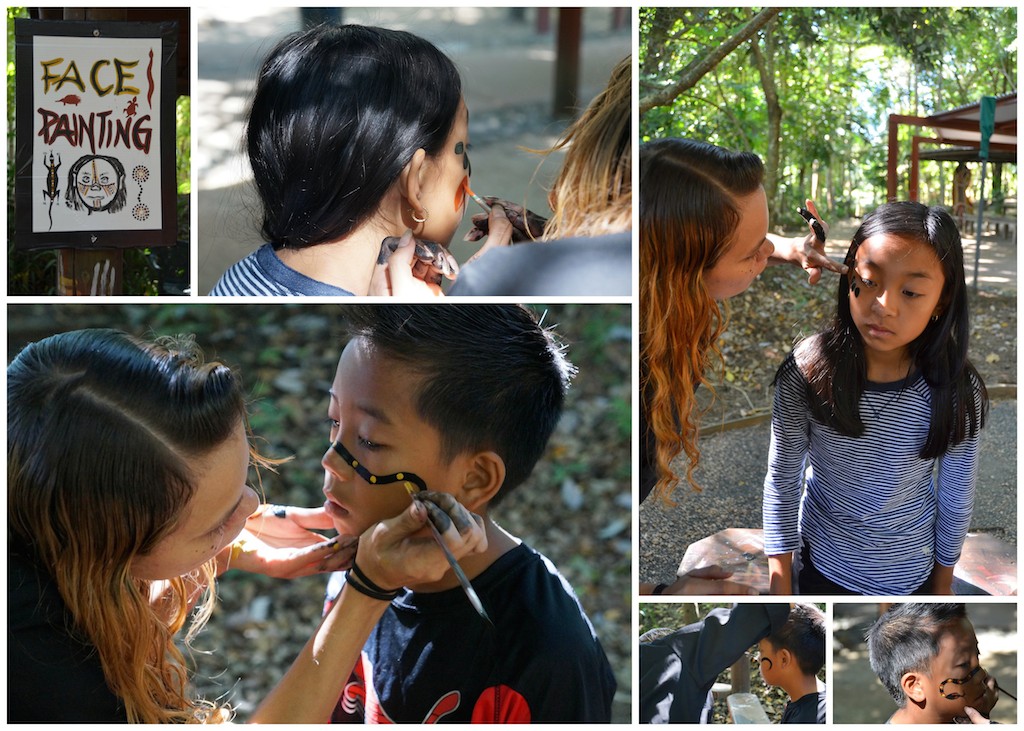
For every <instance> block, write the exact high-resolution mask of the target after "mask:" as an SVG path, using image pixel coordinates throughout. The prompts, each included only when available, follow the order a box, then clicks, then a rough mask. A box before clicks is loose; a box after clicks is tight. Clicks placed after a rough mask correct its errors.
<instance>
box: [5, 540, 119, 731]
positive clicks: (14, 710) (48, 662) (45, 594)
mask: <svg viewBox="0 0 1024 731" xmlns="http://www.w3.org/2000/svg"><path fill="white" fill-rule="evenodd" d="M72 624H73V621H72V618H71V615H70V614H69V613H68V610H67V607H66V606H65V605H64V600H63V599H61V596H60V593H59V592H58V591H57V586H56V584H54V582H53V580H52V579H51V578H50V577H49V576H48V575H47V574H46V573H44V572H42V571H40V570H38V569H36V567H35V566H33V565H32V563H30V562H29V561H27V560H25V559H24V558H23V557H20V556H17V555H15V554H13V553H10V552H8V554H7V722H8V723H126V722H127V720H128V719H127V716H126V715H125V711H124V707H123V706H122V705H121V702H120V700H119V699H118V697H117V696H115V695H114V694H113V693H112V692H111V691H110V689H109V688H108V687H107V683H106V680H105V679H104V677H103V668H102V666H101V665H100V659H99V655H98V654H97V653H96V650H95V648H93V647H92V646H91V645H89V644H88V643H87V642H86V641H84V640H83V639H81V638H78V637H76V636H75V635H74V633H73V630H72V629H71V626H72Z"/></svg>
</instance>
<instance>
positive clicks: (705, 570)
mask: <svg viewBox="0 0 1024 731" xmlns="http://www.w3.org/2000/svg"><path fill="white" fill-rule="evenodd" d="M730 576H732V571H729V570H728V569H725V568H722V567H721V566H719V565H717V564H715V565H713V566H702V567H701V568H697V569H691V570H690V571H687V572H686V574H685V575H683V576H679V577H677V578H676V580H675V583H673V584H672V585H670V586H669V587H668V588H667V589H665V591H664V592H663V593H665V594H691V595H692V594H715V595H724V594H739V595H745V596H756V595H757V593H758V592H757V589H755V588H753V587H751V586H747V585H746V584H741V583H739V582H738V581H729V580H728V579H729V577H730Z"/></svg>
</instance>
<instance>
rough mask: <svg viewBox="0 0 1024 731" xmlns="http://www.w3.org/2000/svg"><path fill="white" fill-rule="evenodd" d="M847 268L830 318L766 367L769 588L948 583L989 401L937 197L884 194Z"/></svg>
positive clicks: (857, 589) (906, 587)
mask: <svg viewBox="0 0 1024 731" xmlns="http://www.w3.org/2000/svg"><path fill="white" fill-rule="evenodd" d="M846 264H847V265H848V266H849V267H850V271H849V273H848V274H846V275H843V276H842V277H841V278H840V284H839V297H838V300H839V302H838V311H837V313H836V317H835V319H834V321H833V323H832V326H831V327H830V328H829V329H828V330H826V331H825V332H822V333H819V334H817V335H815V336H813V337H811V338H809V339H807V340H805V341H804V342H802V343H800V344H799V345H798V346H797V347H796V348H795V349H794V351H793V353H792V354H791V355H790V356H789V357H788V358H787V359H786V361H785V362H784V363H783V364H782V366H781V367H780V368H779V371H778V374H777V375H776V378H775V385H776V392H775V402H774V406H773V410H772V440H771V448H770V451H769V455H768V474H767V476H766V477H765V483H764V527H765V553H766V554H767V555H768V562H769V568H770V572H771V592H772V593H773V594H788V593H790V592H791V591H792V590H794V589H799V592H800V593H803V594H884V595H889V594H892V595H906V594H911V593H934V594H951V593H952V582H953V566H954V565H955V564H956V562H957V560H958V559H959V557H960V549H961V548H962V546H963V542H964V538H965V537H966V535H967V528H968V525H969V524H970V520H971V511H972V510H973V506H974V483H975V479H976V477H977V461H978V435H979V432H980V431H981V428H982V425H983V423H984V417H985V412H986V410H987V406H988V395H987V393H986V391H985V386H984V384H983V383H982V381H981V377H980V376H979V375H978V372H977V371H976V370H975V369H974V367H973V366H972V365H971V363H970V362H969V361H968V360H967V343H968V312H967V292H966V287H965V284H964V266H963V251H962V249H961V244H960V234H959V232H958V231H957V228H956V225H955V224H954V222H953V219H952V218H951V217H950V216H949V214H948V213H946V212H945V211H944V210H943V209H941V208H928V207H926V206H924V205H922V204H920V203H912V202H902V203H888V204H885V205H883V206H881V207H879V208H878V209H877V210H876V211H875V212H874V213H872V214H871V215H870V216H869V217H868V218H867V219H865V221H864V223H863V224H862V225H861V227H860V228H859V229H858V230H857V233H856V234H855V235H854V237H853V241H852V242H851V244H850V250H849V251H848V252H847V254H846ZM805 460H807V461H808V462H809V464H810V469H809V470H808V473H807V481H806V489H805V490H804V494H803V498H802V500H801V497H800V492H801V487H803V486H804V485H803V482H804V463H805ZM936 465H937V466H938V473H937V476H934V477H933V474H934V473H935V467H936ZM798 516H799V520H798ZM798 523H799V525H798ZM794 552H799V554H798V556H799V558H798V560H796V561H795V560H794ZM794 564H797V565H799V569H798V570H795V569H794ZM795 572H796V573H798V576H797V581H796V582H794V581H793V575H794V573H795Z"/></svg>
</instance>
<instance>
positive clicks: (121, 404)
mask: <svg viewBox="0 0 1024 731" xmlns="http://www.w3.org/2000/svg"><path fill="white" fill-rule="evenodd" d="M7 384H8V385H7V389H8V390H7V403H8V423H7V442H8V445H7V478H8V551H9V552H12V553H15V554H17V555H18V556H21V557H24V558H25V559H26V560H28V561H30V562H31V563H32V564H33V565H34V566H35V567H36V569H37V570H38V571H41V572H44V573H45V574H47V575H48V576H49V577H50V578H51V579H52V580H53V581H54V583H55V584H56V587H57V589H58V591H59V592H60V595H61V597H62V599H63V600H64V603H65V605H66V608H67V614H68V616H69V619H70V626H69V627H68V630H69V631H70V632H71V633H72V634H73V635H74V636H76V637H77V638H79V639H80V640H82V641H84V642H86V643H88V644H89V645H91V646H92V647H94V648H95V649H96V652H97V655H98V658H99V661H100V664H101V665H102V668H103V673H104V676H105V679H106V682H107V685H108V687H109V688H110V690H111V692H113V693H114V695H116V696H117V697H118V699H119V700H120V701H121V703H122V704H123V706H124V710H125V713H126V716H127V720H128V721H129V722H135V723H138V722H142V723H159V722H175V721H176V722H202V721H219V720H226V719H227V718H228V717H229V715H230V713H229V712H228V711H227V709H225V708H222V707H218V706H216V705H215V704H213V703H208V702H205V701H197V700H194V699H193V698H191V697H190V688H189V682H188V671H187V669H186V666H185V661H184V658H183V656H182V653H181V651H180V650H178V648H177V647H175V644H174V636H175V634H177V633H178V632H179V631H180V630H181V629H182V628H183V627H184V626H185V625H186V622H187V619H188V616H189V613H190V608H191V606H192V603H193V601H194V600H195V599H196V596H197V594H200V593H203V594H204V599H203V600H202V601H201V604H200V607H199V609H198V610H197V612H196V616H195V618H194V619H193V620H192V623H191V625H190V627H189V631H188V633H187V636H186V642H187V641H188V640H190V639H191V637H192V636H193V635H194V634H195V633H196V632H197V631H198V630H199V629H200V628H201V627H202V626H203V624H204V623H205V622H206V620H207V618H208V617H209V615H210V612H211V611H212V608H213V603H214V595H213V589H212V587H213V582H212V579H213V572H214V562H213V561H210V562H208V563H206V564H204V565H203V566H200V567H197V568H196V569H195V570H194V571H193V572H192V573H191V574H190V575H188V576H181V577H174V578H171V579H170V580H168V581H166V582H151V581H145V580H141V579H138V578H136V577H134V576H133V575H132V572H131V565H132V561H133V559H134V558H136V557H138V556H143V555H146V554H147V553H148V552H150V551H151V550H153V548H154V547H155V546H156V545H157V544H158V543H159V542H160V541H161V540H162V539H163V538H165V537H166V536H167V535H168V534H169V533H171V532H172V531H173V530H174V528H175V527H176V525H177V524H178V521H179V519H180V518H181V516H182V515H183V513H185V512H186V511H185V507H186V506H187V504H188V502H189V500H190V499H191V497H192V494H193V492H194V490H195V483H196V475H195V474H194V472H193V468H192V466H191V465H193V464H194V463H195V462H196V461H197V460H199V459H201V458H202V457H203V456H205V455H206V454H208V453H209V452H210V451H211V450H213V449H215V448H216V447H217V446H219V445H221V444H223V443H224V441H225V440H226V439H228V438H229V436H230V435H231V434H233V433H234V430H235V429H237V427H238V424H239V423H240V422H244V419H245V400H244V397H243V394H242V391H241V386H240V384H239V382H238V380H237V379H236V378H235V376H234V374H233V373H232V372H231V371H230V370H229V369H228V368H227V367H226V366H223V365H221V364H219V363H205V364H204V363H203V362H202V359H201V356H200V355H199V353H198V351H197V350H196V349H195V347H194V346H193V345H192V344H191V343H190V342H187V341H186V342H170V341H168V342H162V343H158V344H147V343H143V342H141V341H139V340H136V339H135V338H132V337H131V336H128V335H126V334H124V333H121V332H118V331H115V330H80V331H76V332H69V333H63V334H60V335H55V336H53V337H50V338H47V339H45V340H41V341H39V342H37V343H33V344H31V345H29V346H28V347H26V348H25V349H24V350H23V351H22V352H21V353H20V354H19V355H18V357H17V358H15V360H14V361H13V362H12V363H11V365H10V366H9V367H8V370H7ZM157 584H159V585H157ZM157 597H159V598H157Z"/></svg>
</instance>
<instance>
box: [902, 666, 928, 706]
mask: <svg viewBox="0 0 1024 731" xmlns="http://www.w3.org/2000/svg"><path fill="white" fill-rule="evenodd" d="M923 680H924V678H923V676H922V675H921V673H915V672H909V673H904V674H903V677H902V678H900V687H901V688H903V693H904V695H906V696H907V698H909V699H910V700H912V701H913V702H914V703H917V704H921V703H924V700H925V692H924V686H923V685H922V684H921V683H922V681H923Z"/></svg>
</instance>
